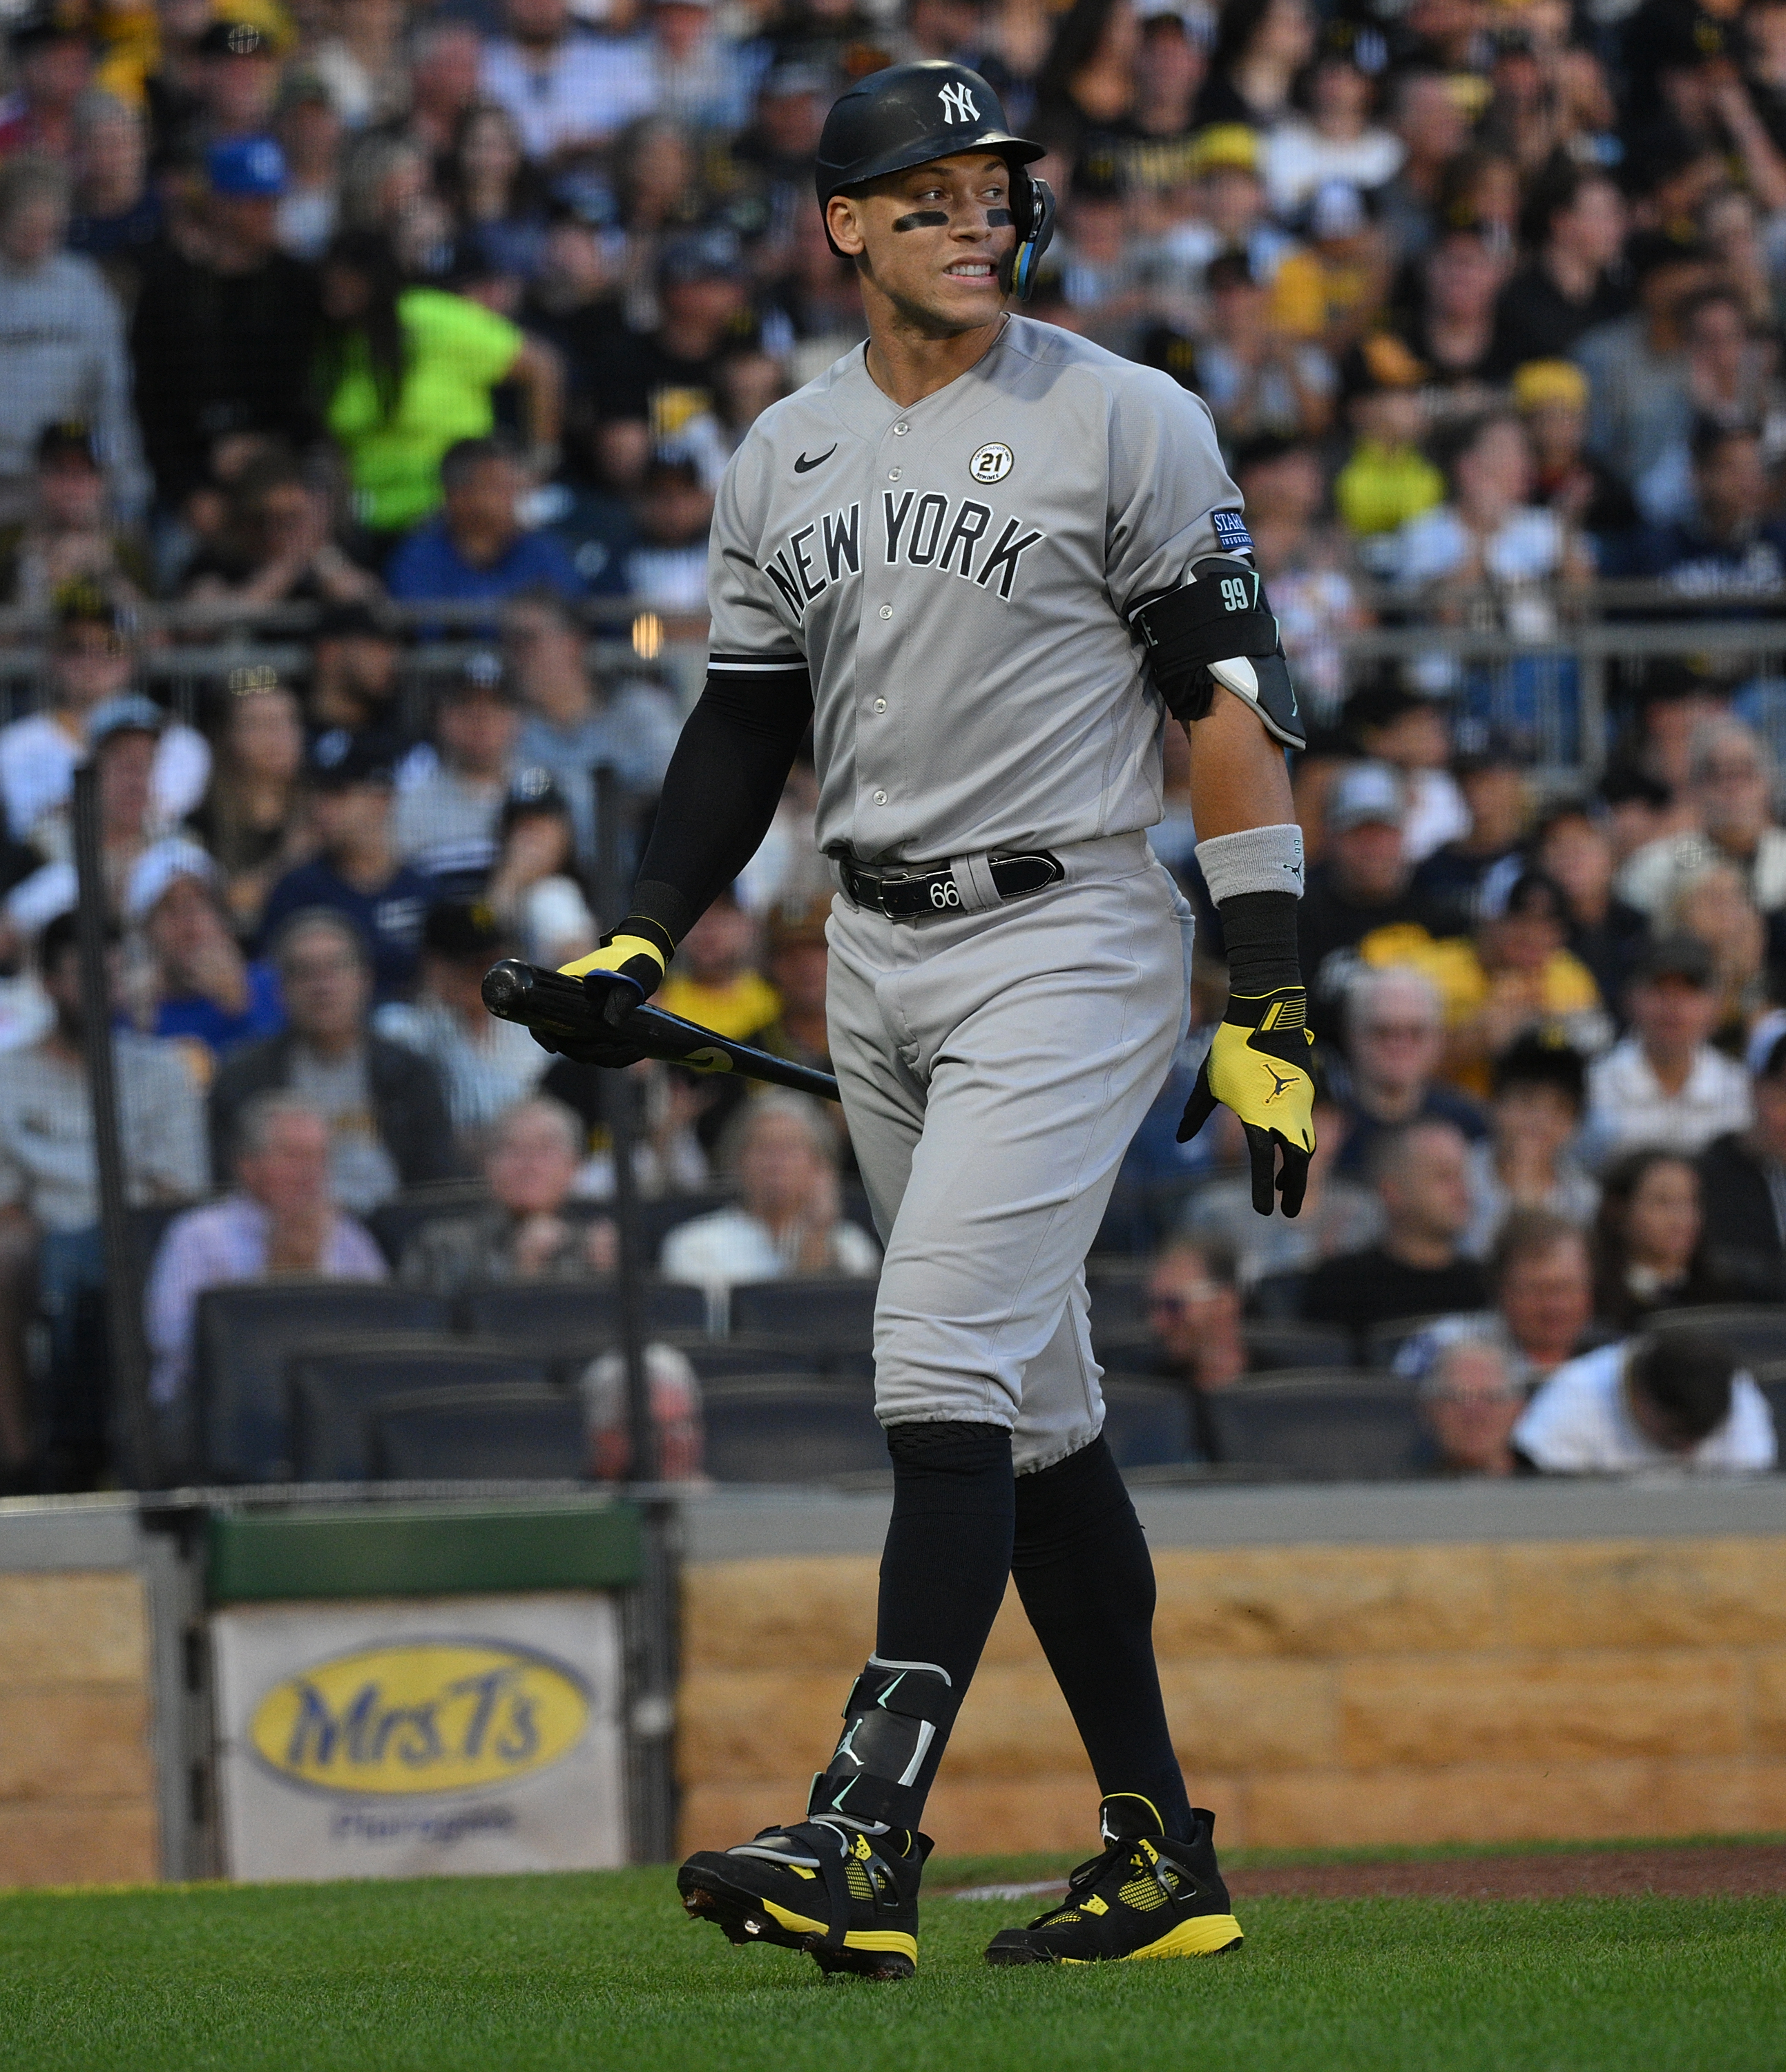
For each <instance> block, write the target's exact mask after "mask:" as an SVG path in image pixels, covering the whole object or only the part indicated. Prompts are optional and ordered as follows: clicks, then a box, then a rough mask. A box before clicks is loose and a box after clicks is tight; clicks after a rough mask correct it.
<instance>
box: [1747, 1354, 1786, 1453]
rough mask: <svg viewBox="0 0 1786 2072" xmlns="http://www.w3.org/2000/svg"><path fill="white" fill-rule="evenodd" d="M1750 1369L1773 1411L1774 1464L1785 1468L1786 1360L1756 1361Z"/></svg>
mask: <svg viewBox="0 0 1786 2072" xmlns="http://www.w3.org/2000/svg"><path fill="white" fill-rule="evenodd" d="M1750 1371H1751V1374H1752V1375H1754V1377H1755V1387H1757V1388H1759V1390H1760V1391H1761V1393H1762V1394H1763V1396H1765V1397H1766V1398H1767V1399H1768V1409H1769V1410H1770V1411H1772V1413H1773V1420H1774V1437H1775V1438H1776V1440H1777V1441H1779V1445H1780V1452H1779V1454H1778V1456H1777V1457H1776V1460H1775V1461H1774V1466H1776V1468H1779V1469H1781V1470H1786V1360H1765V1361H1758V1362H1757V1363H1756V1364H1755V1366H1754V1367H1752V1368H1751V1370H1750Z"/></svg>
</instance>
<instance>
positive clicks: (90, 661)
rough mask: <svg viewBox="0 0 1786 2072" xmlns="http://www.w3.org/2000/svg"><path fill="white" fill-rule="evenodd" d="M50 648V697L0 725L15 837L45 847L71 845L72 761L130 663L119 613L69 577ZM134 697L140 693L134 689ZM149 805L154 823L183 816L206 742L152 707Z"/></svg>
mask: <svg viewBox="0 0 1786 2072" xmlns="http://www.w3.org/2000/svg"><path fill="white" fill-rule="evenodd" d="M56 619H57V624H56V629H55V636H54V639H53V640H52V642H51V648H50V657H49V672H48V674H49V683H48V686H47V688H48V690H49V694H50V696H49V702H48V704H47V705H46V706H45V707H44V708H43V710H41V711H39V712H35V713H32V714H31V717H29V718H28V719H15V720H14V722H12V724H11V725H10V726H7V727H5V728H3V729H0V797H3V798H4V800H5V802H6V820H7V823H8V824H9V825H10V828H11V829H12V832H13V833H14V836H15V837H17V838H18V840H19V841H31V842H35V844H36V845H37V847H38V848H39V849H41V850H42V851H43V853H44V854H45V855H47V856H51V857H67V856H68V855H69V854H70V853H71V850H70V846H69V841H70V837H69V835H68V828H67V813H68V799H69V795H70V791H71V789H72V786H73V783H74V773H75V767H76V764H77V763H80V762H81V761H82V760H83V759H84V757H85V755H86V754H87V753H88V750H90V749H91V748H92V745H93V742H92V726H93V722H94V719H95V717H96V715H97V714H98V713H99V712H100V711H101V709H105V708H106V707H108V706H110V705H115V704H117V702H118V701H120V700H121V698H122V697H123V696H124V694H125V692H126V691H127V689H128V688H129V683H130V679H131V677H132V676H133V675H134V674H135V672H136V650H135V646H134V643H133V641H132V640H131V639H130V627H129V619H128V618H127V616H126V615H125V613H124V612H123V611H121V610H120V609H119V608H118V607H117V606H115V605H113V604H112V603H111V602H109V600H108V599H107V598H106V597H105V595H104V594H103V593H102V592H101V591H99V590H92V589H90V588H88V586H86V585H84V584H81V585H77V586H76V587H75V588H74V589H73V590H71V591H69V592H68V593H66V594H64V597H63V598H62V599H61V601H60V603H59V605H58V607H57V611H56ZM131 702H132V704H133V705H142V704H144V703H146V701H145V700H143V699H141V698H137V699H134V700H133V701H131ZM156 732H157V734H158V736H159V745H158V747H157V748H156V750H155V753H154V767H153V774H152V778H151V783H152V787H153V802H152V803H153V812H154V820H155V823H156V824H157V826H158V827H161V826H172V825H174V824H177V823H178V822H179V821H180V820H183V819H184V818H185V816H187V813H189V812H191V810H192V808H193V807H194V806H195V805H196V804H198V802H199V799H200V798H201V797H203V794H204V788H205V784H206V782H207V779H208V778H209V776H210V774H211V751H210V750H209V749H208V748H207V746H205V743H204V739H203V736H202V735H200V734H196V733H195V732H194V731H193V730H192V729H191V727H189V726H183V725H180V724H179V723H176V724H175V725H174V726H166V725H165V722H164V717H163V716H162V715H160V714H158V715H157V720H156Z"/></svg>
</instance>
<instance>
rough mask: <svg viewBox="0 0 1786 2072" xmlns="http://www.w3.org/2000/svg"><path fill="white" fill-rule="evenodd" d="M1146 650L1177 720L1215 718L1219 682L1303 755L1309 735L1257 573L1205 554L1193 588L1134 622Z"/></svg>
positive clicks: (1144, 610) (1154, 603)
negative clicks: (1212, 714)
mask: <svg viewBox="0 0 1786 2072" xmlns="http://www.w3.org/2000/svg"><path fill="white" fill-rule="evenodd" d="M1129 623H1130V624H1131V626H1133V627H1135V628H1136V630H1137V631H1139V634H1140V635H1141V638H1142V639H1143V640H1144V641H1145V642H1146V643H1147V648H1148V660H1149V661H1150V662H1151V663H1152V665H1153V680H1154V682H1155V683H1156V685H1158V686H1159V689H1160V697H1163V698H1164V700H1165V701H1166V709H1167V711H1168V712H1169V713H1171V714H1172V717H1173V718H1174V719H1179V720H1199V719H1205V718H1207V717H1208V716H1209V705H1210V701H1212V699H1213V697H1214V696H1215V687H1216V685H1217V683H1218V682H1219V683H1220V684H1221V686H1222V688H1223V689H1225V690H1230V691H1232V692H1233V693H1234V696H1235V697H1238V698H1244V699H1245V700H1246V702H1247V704H1249V705H1250V706H1251V707H1252V708H1253V709H1254V712H1256V713H1258V717H1259V723H1260V724H1261V726H1263V727H1264V729H1265V730H1266V732H1267V734H1270V735H1271V738H1272V739H1273V740H1274V741H1281V742H1283V744H1284V746H1286V747H1287V748H1304V747H1306V746H1308V734H1307V730H1306V729H1305V728H1304V724H1303V717H1302V713H1301V712H1300V710H1299V709H1298V707H1297V704H1296V692H1295V685H1293V684H1292V683H1291V680H1290V670H1289V667H1288V664H1287V663H1286V662H1285V660H1284V659H1283V643H1282V642H1281V641H1280V640H1279V638H1278V622H1277V620H1276V619H1275V618H1274V617H1273V616H1272V613H1271V603H1270V601H1269V600H1268V599H1267V597H1266V594H1265V585H1264V583H1263V582H1262V581H1261V580H1260V578H1259V574H1258V570H1257V569H1254V568H1253V567H1251V566H1250V565H1249V564H1248V563H1247V562H1246V561H1239V560H1237V559H1236V558H1235V557H1234V556H1233V555H1232V554H1207V555H1205V557H1204V558H1203V559H1202V560H1201V561H1199V562H1197V565H1195V566H1194V567H1193V569H1192V570H1191V575H1190V580H1189V582H1186V583H1185V584H1184V585H1183V586H1181V587H1180V588H1179V589H1177V590H1168V591H1167V592H1166V593H1165V594H1164V596H1161V597H1155V598H1149V599H1148V602H1146V603H1145V604H1143V605H1139V606H1136V608H1135V610H1134V611H1132V612H1131V613H1130V615H1129Z"/></svg>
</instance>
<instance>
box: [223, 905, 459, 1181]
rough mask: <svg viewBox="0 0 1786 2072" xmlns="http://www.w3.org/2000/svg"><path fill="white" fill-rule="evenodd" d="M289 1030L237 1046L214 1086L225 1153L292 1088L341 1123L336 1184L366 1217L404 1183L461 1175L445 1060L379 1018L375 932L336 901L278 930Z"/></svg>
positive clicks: (332, 1133) (334, 1127) (332, 1126)
mask: <svg viewBox="0 0 1786 2072" xmlns="http://www.w3.org/2000/svg"><path fill="white" fill-rule="evenodd" d="M270 954H271V960H272V963H273V968H274V969H275V970H276V971H277V972H278V974H279V985H280V989H281V993H283V995H284V997H285V1013H286V1017H287V1020H288V1022H289V1027H288V1028H287V1029H286V1030H285V1031H284V1032H283V1034H280V1035H277V1036H270V1037H269V1038H266V1039H265V1041H264V1042H259V1043H251V1044H248V1045H247V1046H245V1047H244V1048H243V1049H241V1050H236V1051H233V1052H232V1053H231V1054H230V1055H229V1057H228V1058H227V1059H225V1060H224V1063H223V1066H222V1067H221V1069H220V1071H219V1072H218V1074H217V1077H216V1080H215V1082H214V1083H212V1086H211V1145H212V1149H213V1157H214V1159H215V1161H216V1165H217V1166H218V1168H219V1170H223V1169H224V1157H225V1153H226V1150H227V1147H228V1145H229V1143H230V1142H231V1141H232V1132H233V1131H234V1130H235V1128H236V1123H237V1120H238V1118H239V1117H240V1114H241V1112H242V1110H243V1108H244V1106H245V1105H246V1104H247V1103H248V1101H249V1100H251V1099H252V1098H253V1096H255V1095H256V1094H263V1093H273V1092H276V1091H281V1090H287V1091H290V1092H292V1093H294V1094H297V1095H298V1096H301V1097H302V1099H303V1100H306V1101H308V1102H310V1104H311V1105H312V1106H314V1108H316V1109H317V1110H318V1112H319V1113H320V1114H321V1115H322V1116H324V1118H325V1119H326V1120H327V1122H328V1124H329V1170H330V1191H331V1194H333V1196H334V1198H335V1200H336V1201H337V1202H339V1203H340V1204H341V1206H342V1207H343V1208H345V1209H347V1210H350V1211H351V1212H352V1213H353V1214H354V1215H365V1214H366V1213H367V1211H368V1210H371V1209H373V1208H376V1207H377V1206H378V1204H379V1203H380V1202H383V1201H386V1200H388V1199H389V1198H390V1197H391V1196H392V1194H395V1193H396V1190H397V1189H398V1188H399V1187H400V1186H402V1187H413V1186H416V1185H417V1183H418V1182H421V1181H423V1180H443V1179H445V1178H447V1177H448V1176H449V1175H450V1174H451V1173H452V1172H453V1171H454V1161H453V1128H452V1123H451V1120H450V1117H449V1116H448V1113H447V1108H446V1100H445V1095H444V1093H443V1092H442V1091H441V1083H440V1079H439V1077H438V1075H437V1074H436V1072H435V1070H434V1067H433V1066H432V1065H431V1064H430V1063H429V1062H428V1060H427V1059H425V1058H422V1057H418V1056H417V1054H416V1053H415V1052H414V1051H413V1050H409V1049H408V1048H407V1047H405V1046H404V1045H403V1044H400V1043H392V1042H388V1041H387V1040H386V1039H385V1038H384V1037H382V1036H377V1035H374V1034H372V1033H371V1032H370V1031H369V1030H368V1029H367V1009H368V1007H369V1006H370V1005H371V1001H372V971H371V968H370V964H369V962H368V960H367V948H366V943H365V939H364V938H363V936H362V935H361V934H360V932H359V930H358V929H357V928H356V927H355V926H354V924H353V923H352V922H351V921H350V920H348V919H347V918H346V917H345V916H344V915H341V914H339V913H336V912H334V911H331V910H329V909H327V908H315V909H312V910H310V911H306V912H302V913H298V914H295V915H293V916H292V918H291V919H290V920H289V921H288V922H286V923H285V925H284V926H283V927H281V929H280V930H279V931H278V932H277V935H275V937H274V938H273V946H272V950H271V953H270Z"/></svg>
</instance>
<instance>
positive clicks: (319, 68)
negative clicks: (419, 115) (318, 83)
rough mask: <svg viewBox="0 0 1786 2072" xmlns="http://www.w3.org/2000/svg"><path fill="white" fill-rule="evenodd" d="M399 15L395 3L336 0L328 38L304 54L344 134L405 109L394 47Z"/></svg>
mask: <svg viewBox="0 0 1786 2072" xmlns="http://www.w3.org/2000/svg"><path fill="white" fill-rule="evenodd" d="M334 16H335V31H334V33H333V35H326V36H324V37H322V39H321V40H320V41H319V42H318V43H317V45H316V47H315V48H314V50H313V51H311V53H310V66H311V68H312V70H313V71H314V72H315V74H316V76H317V77H318V79H320V80H322V83H323V84H324V85H325V86H326V88H328V90H329V97H330V99H331V101H333V102H334V104H335V109H336V110H337V112H338V113H339V115H340V117H341V119H342V121H343V122H344V123H345V124H346V125H347V127H348V128H349V129H365V128H367V126H368V125H372V124H375V123H380V122H388V121H391V120H392V119H393V118H394V117H398V116H400V115H401V114H402V113H403V112H404V109H405V108H406V107H407V106H408V105H409V73H408V70H407V68H406V67H405V66H404V63H403V57H402V52H401V51H400V47H399V43H398V39H399V38H400V36H401V35H402V33H403V27H404V8H403V6H402V5H401V0H339V4H338V5H337V6H336V7H335V10H334Z"/></svg>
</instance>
